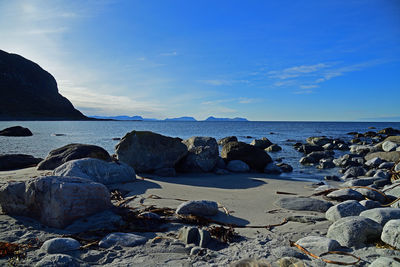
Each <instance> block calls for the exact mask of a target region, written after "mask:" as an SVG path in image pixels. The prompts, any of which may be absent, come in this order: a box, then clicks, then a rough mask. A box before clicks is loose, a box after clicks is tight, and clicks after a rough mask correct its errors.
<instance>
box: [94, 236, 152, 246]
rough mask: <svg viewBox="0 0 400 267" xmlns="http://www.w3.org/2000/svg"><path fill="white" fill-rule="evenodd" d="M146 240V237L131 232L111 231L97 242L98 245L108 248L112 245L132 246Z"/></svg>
mask: <svg viewBox="0 0 400 267" xmlns="http://www.w3.org/2000/svg"><path fill="white" fill-rule="evenodd" d="M146 242H147V238H146V237H144V236H140V235H135V234H131V233H111V234H109V235H107V236H106V237H104V238H103V239H102V240H100V242H99V247H101V248H110V247H113V246H121V247H134V246H138V245H142V244H144V243H146Z"/></svg>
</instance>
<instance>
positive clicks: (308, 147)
mask: <svg viewBox="0 0 400 267" xmlns="http://www.w3.org/2000/svg"><path fill="white" fill-rule="evenodd" d="M297 150H298V151H299V152H303V153H304V154H310V153H311V152H314V151H323V150H324V148H323V147H322V146H315V145H309V144H304V145H301V146H299V147H298V149H297Z"/></svg>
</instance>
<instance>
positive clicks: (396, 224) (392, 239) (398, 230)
mask: <svg viewBox="0 0 400 267" xmlns="http://www.w3.org/2000/svg"><path fill="white" fill-rule="evenodd" d="M381 239H382V241H383V242H385V243H386V244H389V245H391V246H393V247H395V248H397V249H400V220H390V221H388V222H387V223H386V224H385V226H383V230H382V235H381Z"/></svg>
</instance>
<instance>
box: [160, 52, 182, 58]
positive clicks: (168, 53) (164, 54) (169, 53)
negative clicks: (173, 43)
mask: <svg viewBox="0 0 400 267" xmlns="http://www.w3.org/2000/svg"><path fill="white" fill-rule="evenodd" d="M177 55H178V53H177V52H176V51H172V52H167V53H161V54H160V56H163V57H174V56H177Z"/></svg>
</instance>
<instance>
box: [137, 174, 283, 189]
mask: <svg viewBox="0 0 400 267" xmlns="http://www.w3.org/2000/svg"><path fill="white" fill-rule="evenodd" d="M143 177H146V179H148V180H153V181H160V182H165V183H172V184H181V185H189V186H199V187H210V188H220V189H248V188H255V187H258V186H262V185H265V184H267V182H266V181H265V180H262V179H278V180H290V179H288V178H280V177H279V175H270V174H265V173H264V174H263V173H244V174H228V175H215V174H212V173H211V174H210V173H202V174H197V173H196V174H179V176H177V177H158V176H153V175H143Z"/></svg>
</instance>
